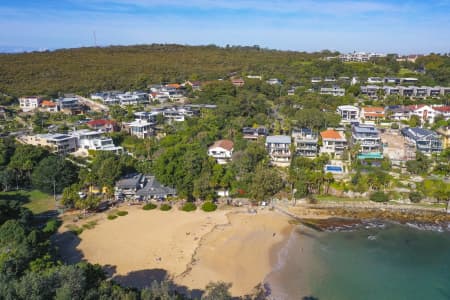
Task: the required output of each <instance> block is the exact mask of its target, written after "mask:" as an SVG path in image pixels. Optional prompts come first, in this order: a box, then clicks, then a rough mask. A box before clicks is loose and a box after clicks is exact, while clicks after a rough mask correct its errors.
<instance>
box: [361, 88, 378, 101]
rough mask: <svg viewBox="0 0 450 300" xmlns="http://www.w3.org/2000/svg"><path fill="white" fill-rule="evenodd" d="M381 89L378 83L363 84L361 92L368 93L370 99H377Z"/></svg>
mask: <svg viewBox="0 0 450 300" xmlns="http://www.w3.org/2000/svg"><path fill="white" fill-rule="evenodd" d="M379 89H380V87H379V86H377V85H362V86H361V94H363V95H367V96H368V97H369V98H370V99H377V98H378V90H379Z"/></svg>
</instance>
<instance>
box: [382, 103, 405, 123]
mask: <svg viewBox="0 0 450 300" xmlns="http://www.w3.org/2000/svg"><path fill="white" fill-rule="evenodd" d="M385 112H386V116H387V117H388V118H389V119H391V120H395V121H406V120H409V117H410V113H411V109H409V108H408V107H405V106H400V105H391V106H387V107H386V108H385Z"/></svg>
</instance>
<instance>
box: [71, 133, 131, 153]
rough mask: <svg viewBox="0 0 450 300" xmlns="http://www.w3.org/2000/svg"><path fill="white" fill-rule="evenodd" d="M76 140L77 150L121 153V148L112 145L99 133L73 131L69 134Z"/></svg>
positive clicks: (112, 143)
mask: <svg viewBox="0 0 450 300" xmlns="http://www.w3.org/2000/svg"><path fill="white" fill-rule="evenodd" d="M69 134H70V135H72V136H73V137H75V138H76V140H77V148H79V149H83V150H96V151H110V152H113V153H116V154H119V153H122V152H123V148H122V147H120V146H116V145H114V142H113V140H112V139H111V138H109V137H105V136H103V132H101V131H92V130H88V129H82V130H75V131H72V132H70V133H69Z"/></svg>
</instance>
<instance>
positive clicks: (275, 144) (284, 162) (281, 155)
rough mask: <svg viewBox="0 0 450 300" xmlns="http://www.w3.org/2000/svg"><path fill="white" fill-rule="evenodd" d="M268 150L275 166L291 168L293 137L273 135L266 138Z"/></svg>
mask: <svg viewBox="0 0 450 300" xmlns="http://www.w3.org/2000/svg"><path fill="white" fill-rule="evenodd" d="M265 146H266V150H267V152H268V153H269V156H270V160H271V162H272V163H273V164H274V165H278V166H289V162H290V159H291V137H290V136H287V135H272V136H268V137H267V138H266V144H265Z"/></svg>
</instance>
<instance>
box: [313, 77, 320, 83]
mask: <svg viewBox="0 0 450 300" xmlns="http://www.w3.org/2000/svg"><path fill="white" fill-rule="evenodd" d="M321 82H322V78H320V77H313V78H311V83H321Z"/></svg>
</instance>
